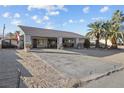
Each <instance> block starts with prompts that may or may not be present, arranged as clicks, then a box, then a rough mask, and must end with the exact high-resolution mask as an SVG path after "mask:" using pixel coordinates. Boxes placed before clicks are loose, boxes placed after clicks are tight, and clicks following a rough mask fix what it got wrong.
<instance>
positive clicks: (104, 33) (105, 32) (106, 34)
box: [101, 20, 111, 48]
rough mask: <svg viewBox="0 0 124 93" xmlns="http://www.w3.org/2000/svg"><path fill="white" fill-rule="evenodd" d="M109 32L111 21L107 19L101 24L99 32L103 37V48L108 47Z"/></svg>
mask: <svg viewBox="0 0 124 93" xmlns="http://www.w3.org/2000/svg"><path fill="white" fill-rule="evenodd" d="M110 32H111V22H110V21H109V20H107V21H106V22H103V24H102V33H101V37H102V38H104V39H105V48H108V45H107V41H108V39H109V36H110Z"/></svg>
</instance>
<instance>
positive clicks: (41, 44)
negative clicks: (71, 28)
mask: <svg viewBox="0 0 124 93" xmlns="http://www.w3.org/2000/svg"><path fill="white" fill-rule="evenodd" d="M19 28H20V29H21V32H20V37H21V39H20V42H21V47H22V45H24V48H26V45H29V44H30V45H31V48H58V49H60V48H62V47H64V48H77V47H79V46H78V45H81V44H83V42H84V37H83V36H82V35H80V34H77V33H73V32H66V31H59V30H53V29H43V28H36V27H29V26H21V25H19ZM22 42H23V43H22Z"/></svg>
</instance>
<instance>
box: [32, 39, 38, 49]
mask: <svg viewBox="0 0 124 93" xmlns="http://www.w3.org/2000/svg"><path fill="white" fill-rule="evenodd" d="M33 48H37V39H33Z"/></svg>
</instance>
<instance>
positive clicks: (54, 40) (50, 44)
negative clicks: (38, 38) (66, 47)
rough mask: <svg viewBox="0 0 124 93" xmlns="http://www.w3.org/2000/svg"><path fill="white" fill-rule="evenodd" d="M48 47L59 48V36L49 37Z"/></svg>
mask: <svg viewBox="0 0 124 93" xmlns="http://www.w3.org/2000/svg"><path fill="white" fill-rule="evenodd" d="M47 48H57V38H48V43H47Z"/></svg>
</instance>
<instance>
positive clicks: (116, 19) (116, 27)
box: [109, 10, 124, 48]
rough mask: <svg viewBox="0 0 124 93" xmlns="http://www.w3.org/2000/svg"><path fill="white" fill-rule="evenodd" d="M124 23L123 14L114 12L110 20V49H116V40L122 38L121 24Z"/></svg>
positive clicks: (117, 11)
mask: <svg viewBox="0 0 124 93" xmlns="http://www.w3.org/2000/svg"><path fill="white" fill-rule="evenodd" d="M123 22H124V14H123V13H122V11H120V10H116V11H115V13H114V14H113V16H112V19H111V31H110V36H109V37H110V41H111V43H112V46H111V48H117V39H118V38H123V34H122V32H120V27H121V24H122V23H123Z"/></svg>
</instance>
